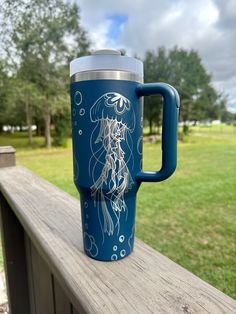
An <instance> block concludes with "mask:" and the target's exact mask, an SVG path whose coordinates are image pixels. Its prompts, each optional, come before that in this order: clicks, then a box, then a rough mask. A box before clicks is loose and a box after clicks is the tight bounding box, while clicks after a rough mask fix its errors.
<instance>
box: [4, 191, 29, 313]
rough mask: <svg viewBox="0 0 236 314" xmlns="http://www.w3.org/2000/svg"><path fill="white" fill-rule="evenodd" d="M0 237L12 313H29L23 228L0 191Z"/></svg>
mask: <svg viewBox="0 0 236 314" xmlns="http://www.w3.org/2000/svg"><path fill="white" fill-rule="evenodd" d="M0 212H1V238H2V250H3V256H4V268H5V274H6V284H7V292H8V302H9V308H10V312H11V313H12V314H22V313H24V314H30V313H31V312H30V308H29V294H28V293H29V290H28V283H27V267H26V255H25V243H24V229H23V228H22V226H21V224H20V223H19V221H18V219H17V218H16V216H15V214H14V213H13V211H12V210H11V208H10V207H9V205H8V204H7V202H6V200H5V198H4V197H3V195H2V194H1V192H0Z"/></svg>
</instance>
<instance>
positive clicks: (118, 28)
mask: <svg viewBox="0 0 236 314" xmlns="http://www.w3.org/2000/svg"><path fill="white" fill-rule="evenodd" d="M105 18H106V19H107V20H109V21H110V22H111V23H110V26H109V28H108V30H107V35H106V36H107V37H108V38H109V39H110V40H112V41H114V42H115V43H116V44H118V43H119V39H120V35H121V33H122V31H123V27H124V25H125V24H126V23H127V21H128V15H127V14H118V13H113V14H110V15H107V16H106V17H105Z"/></svg>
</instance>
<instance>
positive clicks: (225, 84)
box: [76, 0, 236, 113]
mask: <svg viewBox="0 0 236 314" xmlns="http://www.w3.org/2000/svg"><path fill="white" fill-rule="evenodd" d="M76 1H77V4H78V5H79V7H80V9H81V24H82V25H83V26H84V28H85V29H86V30H87V32H88V36H89V38H90V40H91V42H92V48H93V49H102V48H114V49H125V50H126V54H127V55H130V56H133V55H134V54H137V55H138V56H140V57H144V55H145V52H146V51H147V50H150V49H151V50H155V49H158V47H160V46H165V47H166V48H172V47H174V46H176V45H177V46H178V47H181V48H185V49H195V50H197V51H198V52H199V55H200V56H201V58H202V61H203V64H204V66H205V67H206V69H207V71H208V72H209V73H211V74H212V81H213V84H214V86H215V87H216V89H217V90H218V91H220V92H224V94H225V95H226V96H227V99H228V101H227V106H228V109H229V110H230V111H232V112H235V113H236V0H198V1H190V0H149V1H147V0H136V1H131V0H130V1H128V0H119V1H117V0H97V1H96V0H76Z"/></svg>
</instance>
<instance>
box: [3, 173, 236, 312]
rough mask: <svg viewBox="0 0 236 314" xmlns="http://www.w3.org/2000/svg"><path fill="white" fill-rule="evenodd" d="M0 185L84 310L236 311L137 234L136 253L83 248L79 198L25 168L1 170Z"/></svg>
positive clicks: (75, 302)
mask: <svg viewBox="0 0 236 314" xmlns="http://www.w3.org/2000/svg"><path fill="white" fill-rule="evenodd" d="M0 190H1V191H2V193H3V194H4V196H5V197H6V198H7V200H8V202H9V203H10V205H11V207H12V209H13V210H14V212H15V213H16V215H17V217H18V219H19V220H20V221H21V223H22V225H23V226H24V228H25V230H26V232H27V233H28V235H29V237H30V238H31V240H32V242H33V243H34V245H35V247H36V249H37V250H38V251H39V253H40V255H41V256H42V257H43V259H45V260H46V262H47V263H48V265H49V267H50V269H51V270H53V274H54V276H55V277H56V278H57V280H58V282H59V284H60V286H61V287H63V290H64V291H65V293H66V294H67V296H68V297H69V299H70V300H71V302H72V304H73V305H74V307H75V308H76V309H77V311H78V312H79V313H81V310H82V311H84V312H86V313H227V314H228V313H236V301H234V300H233V299H232V298H230V297H228V296H226V295H225V294H223V293H222V292H220V291H219V290H217V289H215V288H213V287H212V286H210V285H209V284H207V283H206V282H204V281H202V280H201V279H199V278H198V277H196V276H194V275H193V274H191V273H190V272H188V271H187V270H185V269H183V268H182V267H180V266H179V265H177V264H175V263H174V262H172V261H171V260H169V259H168V258H166V257H165V256H163V255H161V254H160V253H158V252H157V251H155V250H153V249H152V248H150V247H149V246H147V245H146V244H144V243H143V242H141V241H139V240H137V239H136V244H135V250H134V252H133V254H131V255H130V256H129V257H127V258H125V259H124V260H121V261H116V262H98V261H95V260H92V259H90V258H88V257H87V256H86V255H85V254H84V253H83V248H82V235H81V221H80V206H79V201H78V200H76V199H75V198H73V197H71V196H69V195H68V194H67V193H65V192H63V191H61V190H59V189H58V188H56V187H54V186H53V185H51V184H50V183H48V182H47V181H45V180H43V179H41V178H39V177H37V176H36V175H34V174H32V173H31V172H30V171H28V170H26V169H24V168H22V167H15V168H5V169H0Z"/></svg>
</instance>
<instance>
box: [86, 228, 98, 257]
mask: <svg viewBox="0 0 236 314" xmlns="http://www.w3.org/2000/svg"><path fill="white" fill-rule="evenodd" d="M84 248H85V251H86V252H88V253H89V254H90V255H91V256H92V257H96V256H97V255H98V247H97V245H96V243H95V239H94V237H93V236H92V235H90V234H88V233H87V232H84Z"/></svg>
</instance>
